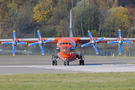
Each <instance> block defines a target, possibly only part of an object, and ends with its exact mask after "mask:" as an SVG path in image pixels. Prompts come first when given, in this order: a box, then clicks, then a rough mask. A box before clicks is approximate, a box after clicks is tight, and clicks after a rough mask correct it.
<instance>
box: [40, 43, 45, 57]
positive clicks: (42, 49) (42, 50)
mask: <svg viewBox="0 0 135 90" xmlns="http://www.w3.org/2000/svg"><path fill="white" fill-rule="evenodd" d="M40 47H41V52H42V55H44V48H43V45H41V46H40Z"/></svg>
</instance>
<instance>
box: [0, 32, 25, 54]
mask: <svg viewBox="0 0 135 90" xmlns="http://www.w3.org/2000/svg"><path fill="white" fill-rule="evenodd" d="M2 44H11V45H12V46H13V56H15V50H16V45H18V44H21V45H23V44H27V42H18V41H17V40H16V32H15V30H13V40H12V42H2Z"/></svg>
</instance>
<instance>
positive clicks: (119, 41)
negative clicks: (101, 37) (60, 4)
mask: <svg viewBox="0 0 135 90" xmlns="http://www.w3.org/2000/svg"><path fill="white" fill-rule="evenodd" d="M107 43H110V44H115V43H118V45H119V55H121V51H122V49H121V48H122V44H123V43H133V41H123V40H122V39H121V30H120V29H119V30H118V40H117V41H108V42H107Z"/></svg>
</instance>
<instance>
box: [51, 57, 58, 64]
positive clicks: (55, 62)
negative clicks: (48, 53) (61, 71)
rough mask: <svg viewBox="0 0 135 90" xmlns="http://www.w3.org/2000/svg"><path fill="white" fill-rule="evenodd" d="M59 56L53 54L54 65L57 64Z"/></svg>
mask: <svg viewBox="0 0 135 90" xmlns="http://www.w3.org/2000/svg"><path fill="white" fill-rule="evenodd" d="M56 59H57V56H55V55H52V65H53V66H54V65H57V60H56Z"/></svg>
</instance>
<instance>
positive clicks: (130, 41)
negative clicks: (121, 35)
mask: <svg viewBox="0 0 135 90" xmlns="http://www.w3.org/2000/svg"><path fill="white" fill-rule="evenodd" d="M123 43H133V41H123Z"/></svg>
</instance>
